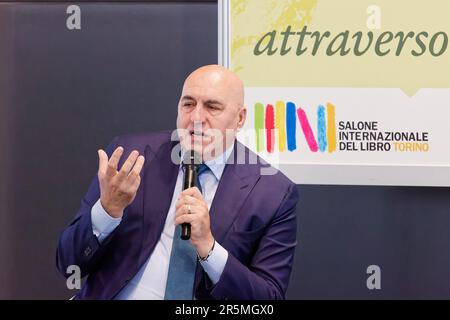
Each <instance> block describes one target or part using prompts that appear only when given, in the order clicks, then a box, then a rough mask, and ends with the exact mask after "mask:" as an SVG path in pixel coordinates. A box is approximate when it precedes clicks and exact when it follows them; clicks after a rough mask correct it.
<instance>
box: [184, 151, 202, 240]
mask: <svg viewBox="0 0 450 320" xmlns="http://www.w3.org/2000/svg"><path fill="white" fill-rule="evenodd" d="M200 163H201V156H200V154H199V153H198V152H196V151H194V150H188V151H187V152H185V154H184V156H183V169H184V182H183V190H186V189H189V188H192V187H195V182H196V181H197V167H198V166H199V165H200ZM190 238H191V224H190V223H182V224H181V239H183V240H189V239H190Z"/></svg>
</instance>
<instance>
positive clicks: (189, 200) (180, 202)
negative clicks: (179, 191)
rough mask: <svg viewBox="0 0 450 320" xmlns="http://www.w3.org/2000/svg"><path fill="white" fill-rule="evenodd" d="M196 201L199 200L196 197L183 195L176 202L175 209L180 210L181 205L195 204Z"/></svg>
mask: <svg viewBox="0 0 450 320" xmlns="http://www.w3.org/2000/svg"><path fill="white" fill-rule="evenodd" d="M196 201H197V199H195V198H194V197H191V196H187V195H181V196H180V197H179V198H178V200H177V202H176V204H175V209H177V210H178V208H179V207H181V206H183V205H185V204H190V205H193V204H195V203H196Z"/></svg>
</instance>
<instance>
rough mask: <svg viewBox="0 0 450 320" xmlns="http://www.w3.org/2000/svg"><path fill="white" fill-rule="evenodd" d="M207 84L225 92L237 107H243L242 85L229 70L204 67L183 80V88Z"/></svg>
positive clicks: (215, 66)
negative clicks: (200, 83)
mask: <svg viewBox="0 0 450 320" xmlns="http://www.w3.org/2000/svg"><path fill="white" fill-rule="evenodd" d="M199 82H202V83H204V82H209V84H210V85H211V86H214V87H216V88H220V89H224V90H226V92H227V94H228V95H229V96H230V98H231V99H232V100H233V102H234V103H236V105H237V106H238V107H240V108H241V107H242V106H243V105H244V84H243V83H242V80H241V79H240V78H239V77H238V76H237V75H236V74H235V73H234V72H232V71H231V70H229V69H227V68H225V67H223V66H221V65H217V64H211V65H206V66H203V67H200V68H198V69H196V70H194V71H193V72H192V73H191V74H190V75H189V76H188V77H187V78H186V80H185V82H184V86H183V90H184V87H185V86H189V85H195V84H197V83H199Z"/></svg>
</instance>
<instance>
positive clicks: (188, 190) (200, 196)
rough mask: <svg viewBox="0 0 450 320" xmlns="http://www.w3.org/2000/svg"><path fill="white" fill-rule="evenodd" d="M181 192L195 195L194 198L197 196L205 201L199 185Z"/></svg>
mask: <svg viewBox="0 0 450 320" xmlns="http://www.w3.org/2000/svg"><path fill="white" fill-rule="evenodd" d="M181 194H182V195H187V196H191V197H194V198H196V199H198V200H202V201H205V200H204V199H203V196H202V193H201V192H200V190H198V188H197V187H192V188H189V189H186V190H184V191H183V192H182V193H181Z"/></svg>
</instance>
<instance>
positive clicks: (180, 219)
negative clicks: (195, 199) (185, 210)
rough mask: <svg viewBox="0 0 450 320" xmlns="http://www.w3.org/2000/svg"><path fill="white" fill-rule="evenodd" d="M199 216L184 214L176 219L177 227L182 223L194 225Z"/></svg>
mask: <svg viewBox="0 0 450 320" xmlns="http://www.w3.org/2000/svg"><path fill="white" fill-rule="evenodd" d="M197 218H198V217H197V216H196V215H195V214H182V215H180V216H178V217H177V218H176V219H175V225H178V224H182V223H192V222H193V221H195V220H197Z"/></svg>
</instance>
